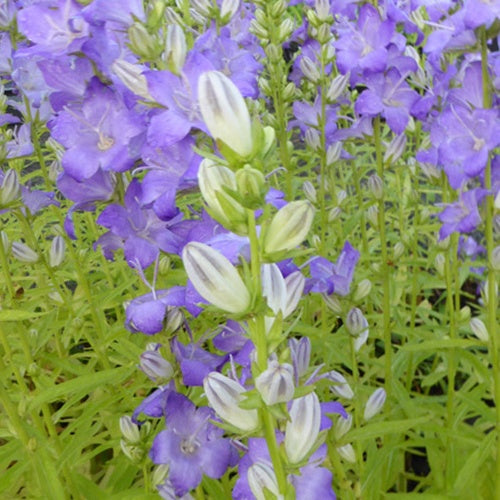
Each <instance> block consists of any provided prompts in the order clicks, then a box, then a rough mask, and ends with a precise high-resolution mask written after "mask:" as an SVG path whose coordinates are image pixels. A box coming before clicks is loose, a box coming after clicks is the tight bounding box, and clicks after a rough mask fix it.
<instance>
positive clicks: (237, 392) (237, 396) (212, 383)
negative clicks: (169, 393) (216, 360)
mask: <svg viewBox="0 0 500 500" xmlns="http://www.w3.org/2000/svg"><path fill="white" fill-rule="evenodd" d="M203 388H204V389H205V394H206V396H207V399H208V402H209V403H210V406H211V407H212V408H213V409H214V410H215V413H217V415H219V417H220V418H222V419H223V420H225V421H226V422H229V423H230V424H231V425H233V426H234V427H237V428H238V429H241V430H242V431H245V432H246V431H253V430H254V429H255V428H257V426H258V425H259V417H258V414H257V410H245V409H243V408H240V407H239V406H238V404H239V403H240V401H241V400H242V399H243V396H242V393H244V392H246V389H245V388H244V387H243V386H242V385H240V384H239V383H238V382H236V381H235V380H232V379H230V378H228V377H226V376H224V375H222V374H221V373H218V372H211V373H209V374H208V375H207V376H206V377H205V379H204V380H203Z"/></svg>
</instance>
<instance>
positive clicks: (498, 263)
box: [491, 246, 500, 271]
mask: <svg viewBox="0 0 500 500" xmlns="http://www.w3.org/2000/svg"><path fill="white" fill-rule="evenodd" d="M491 266H492V267H493V269H494V270H495V271H500V246H497V247H495V248H494V249H493V252H492V253H491Z"/></svg>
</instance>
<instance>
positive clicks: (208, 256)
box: [182, 242, 250, 314]
mask: <svg viewBox="0 0 500 500" xmlns="http://www.w3.org/2000/svg"><path fill="white" fill-rule="evenodd" d="M182 261H183V263H184V268H185V269H186V273H187V275H188V277H189V279H190V280H191V282H192V283H193V286H194V287H195V289H196V291H197V292H198V293H199V294H200V295H201V296H202V297H203V298H204V299H205V300H207V301H208V302H210V303H211V304H213V305H215V306H217V307H218V308H220V309H222V310H223V311H228V312H230V313H235V314H240V313H243V312H244V311H246V310H247V309H248V307H249V306H250V293H249V292H248V289H247V287H246V286H245V283H243V280H242V279H241V277H240V275H239V274H238V271H237V270H236V268H235V267H234V266H233V265H232V264H231V262H229V260H228V259H226V257H224V256H223V255H222V254H220V253H219V252H217V251H216V250H214V249H213V248H211V247H209V246H208V245H205V244H203V243H198V242H190V243H188V244H187V245H186V246H185V247H184V249H183V251H182Z"/></svg>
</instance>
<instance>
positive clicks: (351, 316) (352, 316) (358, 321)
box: [345, 307, 368, 337]
mask: <svg viewBox="0 0 500 500" xmlns="http://www.w3.org/2000/svg"><path fill="white" fill-rule="evenodd" d="M345 326H346V328H347V331H348V332H349V333H350V334H351V335H352V336H353V337H359V336H360V335H361V334H363V333H364V332H365V331H366V330H368V321H367V320H366V318H365V316H364V315H363V313H362V312H361V310H360V309H358V308H357V307H353V308H352V309H351V310H350V311H349V312H348V313H347V317H346V320H345Z"/></svg>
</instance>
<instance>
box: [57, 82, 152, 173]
mask: <svg viewBox="0 0 500 500" xmlns="http://www.w3.org/2000/svg"><path fill="white" fill-rule="evenodd" d="M143 122H144V119H143V117H141V116H140V115H138V114H136V113H134V112H133V111H130V110H128V109H127V108H126V107H125V105H124V104H123V102H122V101H121V99H120V98H119V97H118V96H117V95H116V94H115V93H114V92H113V91H112V90H111V89H110V88H108V87H105V86H104V85H102V83H100V82H99V80H97V78H92V80H91V82H90V84H89V87H88V89H87V91H86V93H85V98H84V100H83V103H82V105H81V106H76V105H75V106H73V105H72V106H66V107H65V108H64V111H63V112H61V113H60V114H59V116H57V117H56V118H54V120H52V121H51V122H50V123H49V128H50V129H51V132H52V136H53V137H54V139H56V140H57V141H59V142H60V143H61V144H62V145H63V146H64V147H65V148H66V149H67V151H66V152H65V153H64V156H63V158H62V165H63V168H64V170H65V171H66V173H68V174H69V175H71V176H72V177H74V178H75V179H76V180H79V181H81V180H84V179H88V178H89V177H92V176H93V175H94V174H95V173H96V172H97V170H98V169H99V167H100V168H102V169H103V170H114V171H117V172H123V171H125V170H127V169H129V168H130V167H131V166H132V165H133V164H134V161H135V159H136V155H135V154H134V153H133V152H132V150H131V147H130V144H131V143H132V142H133V139H134V138H136V136H138V135H139V134H140V133H141V132H143V131H144V128H143Z"/></svg>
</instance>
